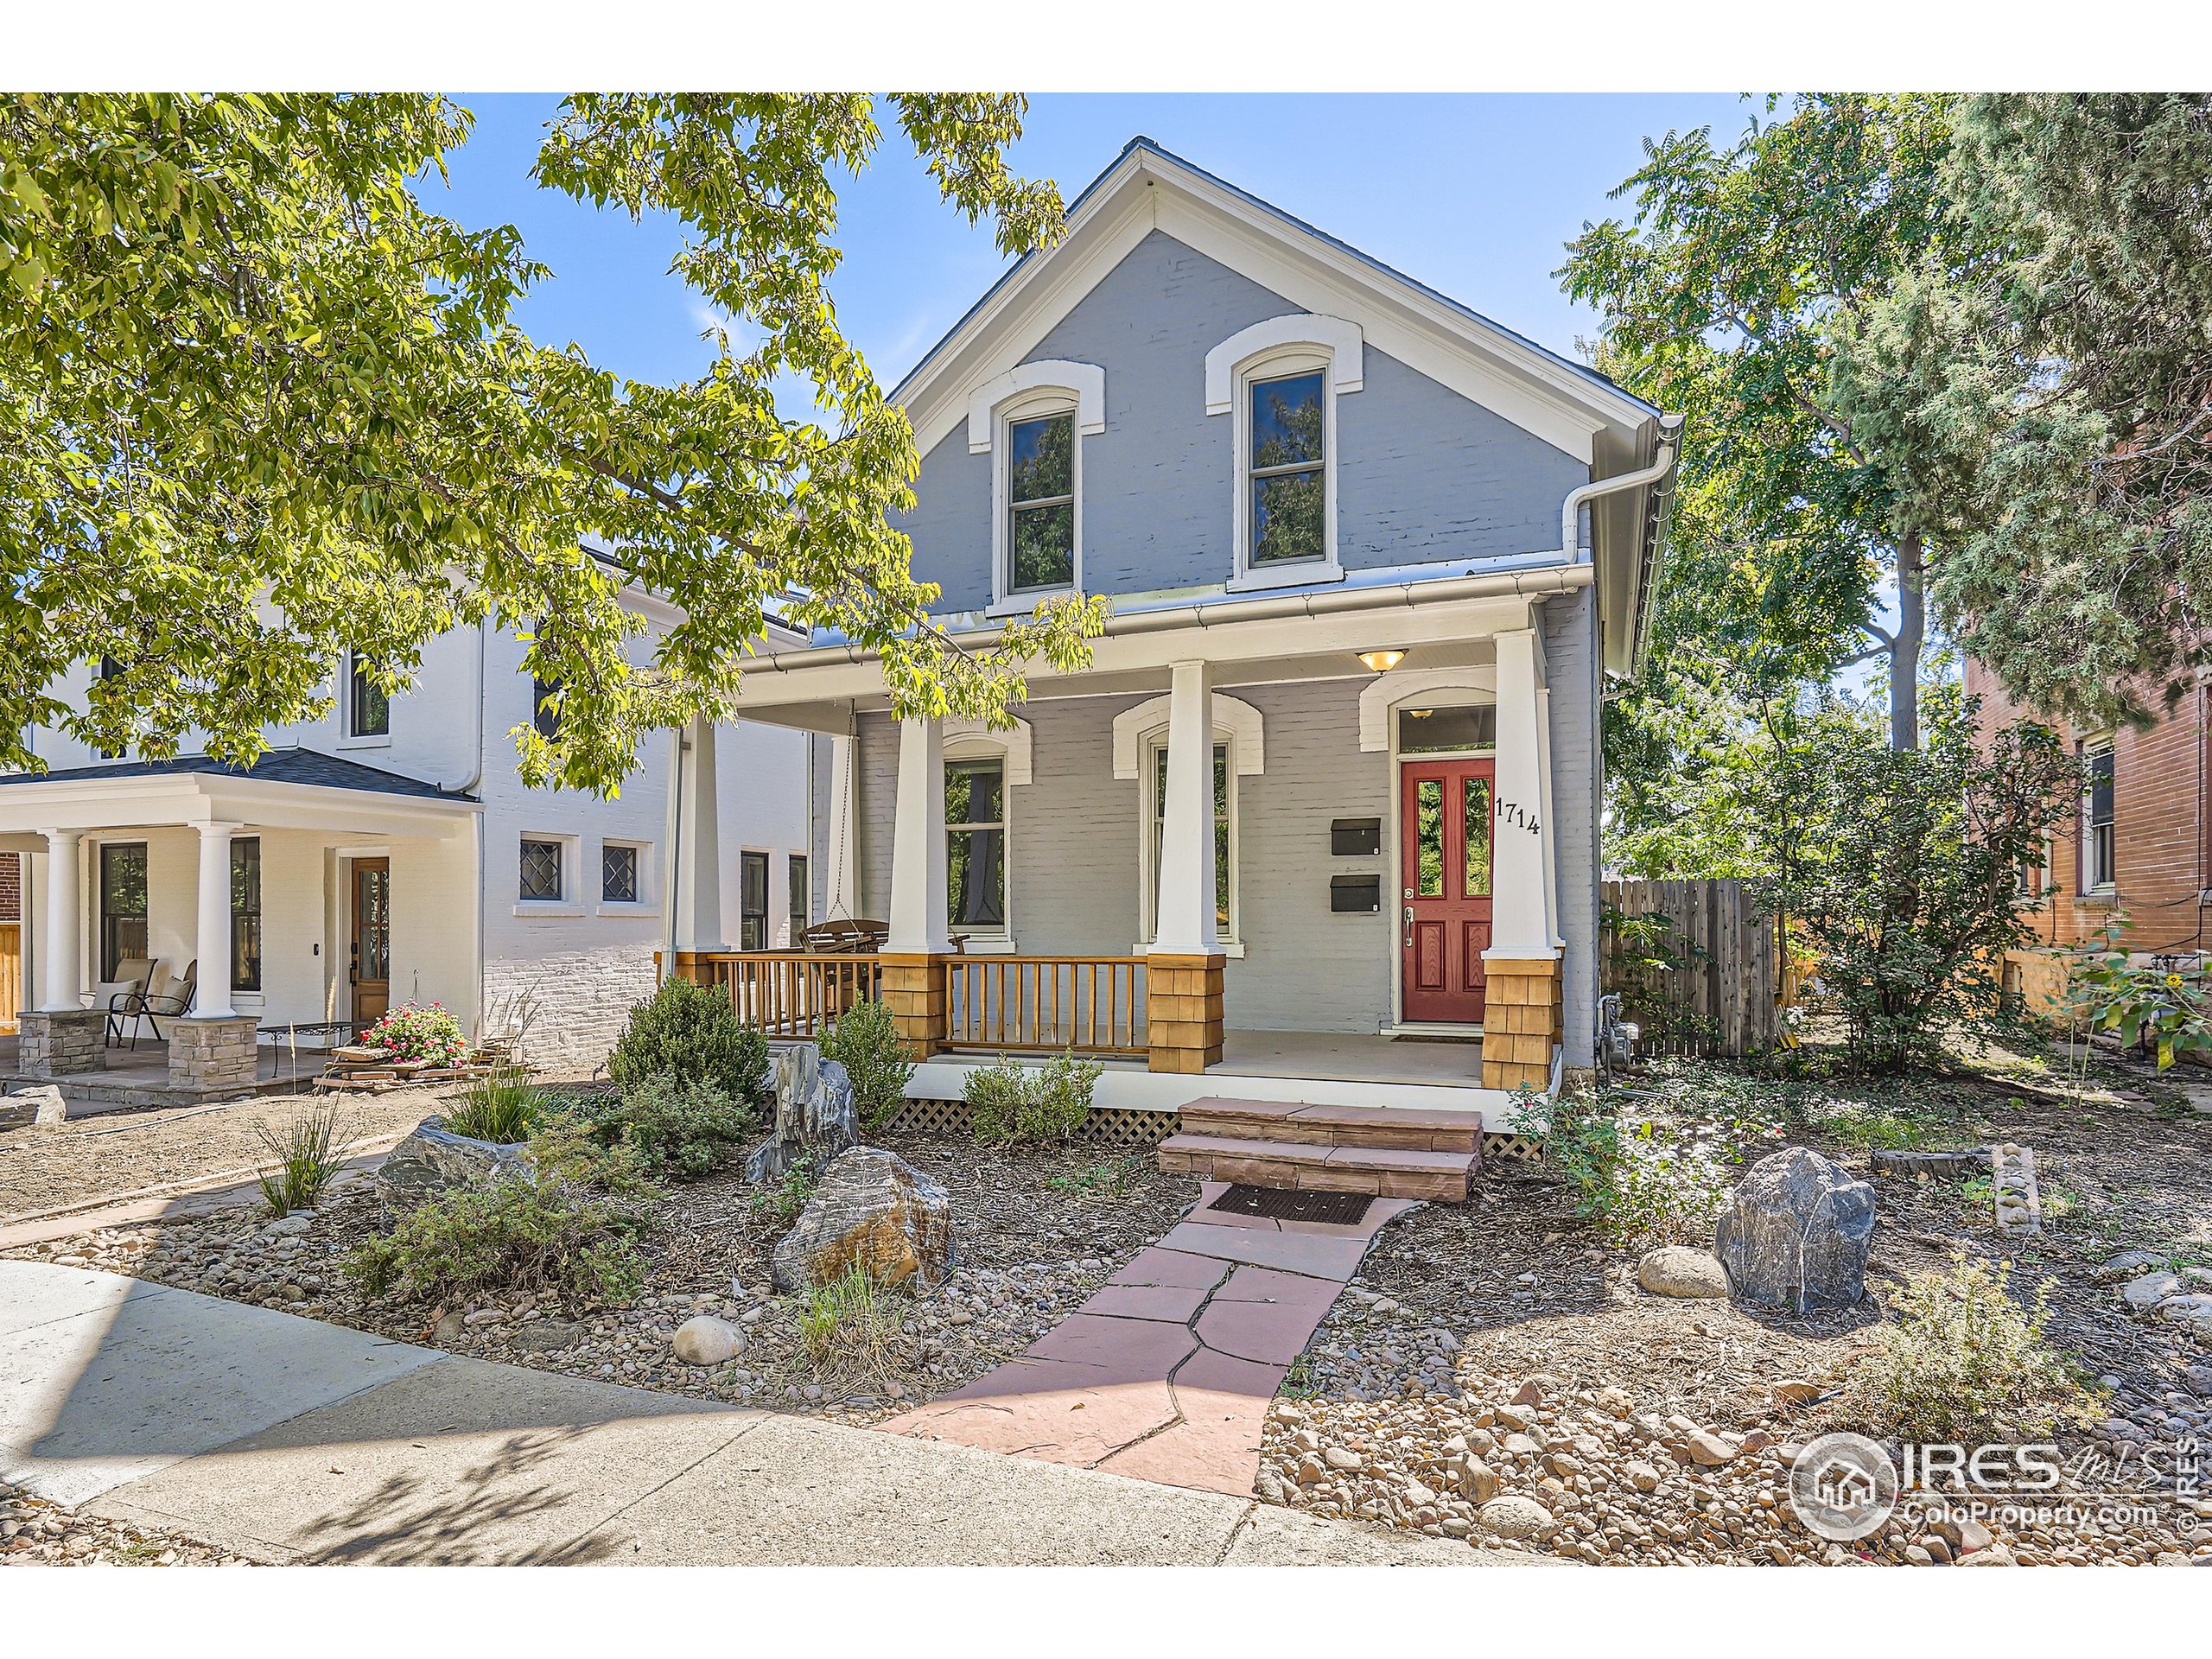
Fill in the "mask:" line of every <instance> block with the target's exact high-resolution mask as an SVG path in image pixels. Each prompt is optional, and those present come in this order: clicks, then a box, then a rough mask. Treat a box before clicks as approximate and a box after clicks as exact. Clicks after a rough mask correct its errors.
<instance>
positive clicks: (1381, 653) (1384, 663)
mask: <svg viewBox="0 0 2212 1659" xmlns="http://www.w3.org/2000/svg"><path fill="white" fill-rule="evenodd" d="M1405 659H1406V653H1405V652H1402V651H1393V650H1389V649H1387V648H1384V649H1378V650H1375V651H1363V652H1360V653H1359V660H1360V661H1361V662H1363V663H1364V664H1366V665H1367V666H1368V667H1369V668H1370V669H1372V670H1374V671H1375V672H1376V673H1377V674H1388V673H1389V671H1391V670H1392V669H1394V668H1395V667H1396V666H1397V665H1398V664H1400V663H1402V662H1403V661H1405Z"/></svg>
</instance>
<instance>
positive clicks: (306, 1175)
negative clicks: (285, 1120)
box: [254, 1105, 346, 1216]
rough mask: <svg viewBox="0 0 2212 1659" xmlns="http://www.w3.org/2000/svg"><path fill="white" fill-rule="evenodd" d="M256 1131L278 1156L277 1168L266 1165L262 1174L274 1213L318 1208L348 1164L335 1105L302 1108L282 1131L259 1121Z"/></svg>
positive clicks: (264, 1197)
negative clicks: (325, 1193)
mask: <svg viewBox="0 0 2212 1659" xmlns="http://www.w3.org/2000/svg"><path fill="white" fill-rule="evenodd" d="M254 1133H255V1134H256V1135H257V1137H258V1138H259V1139H260V1141H261V1144H262V1145H263V1146H264V1147H266V1148H267V1149H268V1151H269V1154H270V1156H271V1157H272V1158H274V1159H275V1160H277V1166H276V1167H275V1168H274V1169H264V1170H263V1171H261V1172H260V1174H259V1177H258V1179H259V1180H260V1184H261V1201H262V1202H263V1203H264V1204H265V1205H268V1206H269V1211H270V1214H271V1215H277V1216H285V1215H289V1214H290V1213H291V1212H292V1211H295V1210H312V1209H314V1208H315V1200H316V1199H317V1198H320V1197H321V1196H322V1189H323V1188H324V1187H326V1186H327V1185H330V1180H331V1178H332V1177H333V1176H334V1175H335V1174H337V1173H338V1172H339V1171H340V1169H343V1168H344V1167H345V1166H346V1154H345V1153H344V1152H343V1151H342V1150H341V1149H340V1145H339V1142H340V1139H341V1136H340V1133H339V1123H338V1108H337V1107H336V1106H335V1105H329V1106H321V1107H316V1108H314V1109H310V1110H308V1111H304V1112H302V1113H301V1114H300V1115H299V1116H297V1117H295V1118H294V1119H293V1120H292V1121H291V1122H290V1123H289V1125H287V1126H286V1128H285V1130H284V1132H283V1134H282V1135H279V1134H277V1131H276V1130H274V1129H272V1128H270V1127H269V1125H268V1124H266V1123H260V1124H257V1125H255V1127H254Z"/></svg>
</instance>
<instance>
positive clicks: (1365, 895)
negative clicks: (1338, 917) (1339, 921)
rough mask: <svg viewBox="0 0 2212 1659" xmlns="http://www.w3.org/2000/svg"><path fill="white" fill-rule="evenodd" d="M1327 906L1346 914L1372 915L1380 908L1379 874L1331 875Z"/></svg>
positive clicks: (1380, 883) (1381, 890) (1380, 880)
mask: <svg viewBox="0 0 2212 1659" xmlns="http://www.w3.org/2000/svg"><path fill="white" fill-rule="evenodd" d="M1329 908H1330V909H1331V910H1332V911H1337V912H1341V913H1344V914H1347V915H1357V916H1372V915H1374V914H1375V913H1376V912H1378V911H1380V910H1381V909H1382V908H1383V878H1382V877H1381V876H1379V875H1332V876H1331V877H1330V878H1329Z"/></svg>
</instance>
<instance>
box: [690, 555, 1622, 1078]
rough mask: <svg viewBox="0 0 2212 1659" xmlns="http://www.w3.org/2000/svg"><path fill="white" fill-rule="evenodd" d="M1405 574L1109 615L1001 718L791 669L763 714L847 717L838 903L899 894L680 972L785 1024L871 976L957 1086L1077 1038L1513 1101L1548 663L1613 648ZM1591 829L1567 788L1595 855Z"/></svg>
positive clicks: (1541, 827) (837, 766) (759, 690)
mask: <svg viewBox="0 0 2212 1659" xmlns="http://www.w3.org/2000/svg"><path fill="white" fill-rule="evenodd" d="M1407 591H1408V590H1394V593H1393V594H1390V595H1388V596H1383V597H1379V598H1378V596H1376V595H1374V594H1366V595H1362V596H1361V597H1362V598H1363V601H1364V602H1363V604H1361V605H1360V606H1357V607H1347V608H1346V609H1345V610H1344V612H1343V613H1341V614H1339V613H1334V612H1333V611H1330V610H1325V609H1324V608H1323V607H1322V601H1318V600H1317V601H1312V606H1313V608H1312V609H1311V610H1310V611H1306V610H1301V611H1300V613H1298V614H1297V615H1295V616H1281V615H1276V616H1270V615H1267V614H1264V613H1262V614H1258V615H1254V614H1252V613H1253V612H1255V611H1262V612H1263V607H1254V606H1251V605H1249V603H1240V604H1235V605H1224V606H1221V607H1205V608H1206V609H1207V610H1208V611H1209V612H1210V613H1211V612H1213V611H1215V610H1216V609H1217V615H1218V620H1207V621H1205V622H1204V623H1203V624H1202V625H1200V626H1187V625H1186V626H1179V627H1174V628H1169V627H1164V626H1147V624H1148V623H1150V622H1151V621H1152V619H1148V618H1147V617H1146V616H1145V615H1144V614H1142V613H1135V614H1132V615H1128V616H1124V617H1117V618H1116V619H1115V622H1114V624H1112V625H1109V632H1108V634H1107V635H1106V637H1105V638H1103V639H1101V640H1100V641H1099V642H1098V645H1097V647H1096V654H1095V658H1094V662H1093V664H1092V666H1091V668H1090V670H1089V671H1085V672H1084V673H1080V674H1071V675H1060V674H1056V673H1039V674H1037V675H1036V676H1035V677H1033V679H1032V681H1031V683H1030V687H1029V696H1028V699H1027V702H1025V703H1024V704H1023V705H1022V706H1021V708H1020V710H1019V719H1018V720H1017V721H1015V723H1014V725H1013V726H1012V727H1011V728H1008V729H1006V730H1001V731H994V730H988V729H986V728H983V727H982V726H981V725H979V724H977V723H976V722H973V721H957V720H950V719H938V720H932V719H918V720H900V719H898V718H896V717H895V716H894V715H893V712H892V710H891V709H889V707H888V704H887V699H886V698H885V697H884V696H883V694H882V692H881V690H880V671H879V670H878V669H876V667H875V666H874V664H872V663H869V662H867V661H863V660H854V654H853V653H850V652H845V651H842V650H829V651H823V650H817V651H812V652H788V653H785V654H784V655H783V656H782V657H780V658H775V659H772V660H773V662H774V666H775V669H776V671H774V672H770V671H754V672H753V673H750V674H748V676H747V682H746V692H745V696H746V707H745V709H744V714H745V717H746V718H747V719H748V720H761V721H784V722H785V723H789V724H793V725H799V726H804V727H806V728H809V729H814V730H818V731H826V732H828V733H829V734H830V735H831V736H832V738H833V739H835V740H836V741H835V742H834V743H833V746H832V747H833V753H834V763H833V767H832V776H831V779H830V783H829V800H828V803H827V804H828V817H829V837H828V839H829V845H828V847H827V849H825V856H824V857H823V865H824V868H825V874H826V875H827V878H828V880H827V887H826V891H825V893H823V902H824V906H825V909H826V912H827V913H828V914H829V916H830V917H832V918H879V919H880V928H881V932H880V944H877V945H876V948H875V949H874V950H867V951H863V952H861V953H859V954H855V955H835V956H833V955H821V954H810V953H808V952H805V951H803V950H799V951H754V952H736V951H729V950H721V949H715V948H713V947H714V945H715V943H716V942H715V941H711V940H700V941H693V942H690V949H686V948H685V945H686V943H687V942H686V941H683V940H679V941H677V957H676V961H677V966H678V968H679V970H681V971H683V972H685V973H687V974H690V975H691V976H694V977H696V978H699V979H702V980H704V981H708V982H713V983H715V984H718V985H721V986H722V987H724V988H726V989H727V990H728V994H729V995H730V996H731V997H732V999H733V1001H734V1003H735V1004H736V1006H737V1007H738V1008H739V1010H740V1012H741V1014H744V1015H745V1017H746V1018H747V1019H748V1020H751V1021H753V1023H756V1024H759V1025H760V1026H762V1027H764V1028H765V1029H767V1030H770V1031H772V1032H783V1033H787V1034H791V1035H798V1034H804V1033H807V1032H810V1031H814V1030H819V1029H821V1028H822V1027H823V1024H824V1023H825V1022H826V1021H827V1020H829V1019H830V1018H833V1017H834V1016H835V1014H836V1012H838V1011H839V1010H840V1009H841V1008H842V1007H843V1006H845V1005H846V1004H847V1003H848V1002H849V1001H850V1000H851V999H852V998H853V997H855V996H862V995H865V996H871V997H876V998H879V999H880V1000H881V1001H884V1002H886V1003H887V1005H888V1006H889V1007H891V1008H892V1009H893V1012H894V1014H896V1015H897V1016H898V1018H899V1023H900V1026H901V1028H902V1030H903V1031H904V1033H905V1034H906V1037H907V1039H908V1041H909V1042H910V1044H911V1045H912V1046H913V1047H914V1048H915V1049H917V1050H918V1051H919V1052H921V1054H922V1055H923V1056H924V1065H923V1066H922V1069H921V1071H920V1072H919V1073H918V1076H917V1078H916V1085H915V1086H916V1088H917V1089H918V1090H926V1091H929V1092H931V1093H940V1094H942V1095H944V1096H947V1097H950V1096H955V1095H957V1093H958V1086H959V1084H960V1081H961V1079H962V1078H963V1077H964V1076H965V1073H966V1071H968V1070H969V1068H970V1066H972V1065H974V1064H976V1062H977V1061H978V1060H988V1059H989V1058H995V1057H996V1056H997V1055H1000V1054H1009V1055H1013V1056H1016V1057H1020V1056H1024V1055H1030V1056H1042V1055H1044V1054H1046V1053H1050V1052H1057V1051H1058V1050H1059V1049H1061V1048H1064V1047H1072V1048H1074V1049H1076V1050H1077V1051H1079V1052H1089V1053H1091V1054H1095V1055H1097V1056H1099V1057H1100V1058H1103V1059H1104V1060H1105V1061H1106V1062H1107V1063H1108V1071H1107V1074H1106V1078H1105V1081H1104V1082H1103V1084H1102V1087H1101V1095H1100V1100H1101V1103H1128V1104H1132V1105H1139V1104H1141V1105H1147V1106H1153V1105H1157V1106H1161V1107H1173V1106H1175V1105H1179V1104H1180V1103H1184V1102H1186V1101H1188V1100H1191V1099H1197V1098H1201V1097H1203V1096H1206V1095H1220V1094H1224V1093H1225V1092H1234V1093H1238V1094H1241V1095H1243V1096H1246V1097H1249V1098H1255V1099H1268V1100H1284V1099H1302V1100H1307V1101H1310V1102H1313V1103H1317V1104H1319V1103H1338V1102H1342V1103H1367V1104H1381V1103H1402V1104H1407V1105H1414V1104H1421V1105H1441V1104H1446V1103H1449V1104H1453V1105H1457V1106H1459V1107H1469V1106H1476V1105H1481V1106H1484V1107H1487V1108H1488V1109H1491V1110H1493V1111H1494V1112H1497V1113H1501V1114H1502V1113H1503V1111H1504V1110H1505V1109H1506V1104H1507V1099H1508V1096H1510V1093H1511V1091H1513V1090H1516V1089H1529V1090H1536V1091H1538V1092H1543V1091H1546V1090H1549V1089H1551V1088H1553V1087H1555V1086H1556V1083H1557V1078H1558V1074H1559V1068H1560V1064H1561V1058H1562V1046H1561V1037H1562V1034H1563V1030H1564V1025H1565V1022H1566V1020H1567V1018H1568V1017H1569V1016H1570V1010H1569V1009H1568V1007H1567V1001H1566V999H1565V997H1564V996H1563V995H1562V992H1563V990H1564V989H1565V985H1564V983H1563V980H1562V975H1561V957H1562V953H1563V950H1564V949H1565V947H1566V946H1567V938H1566V936H1565V934H1564V932H1563V931H1562V926H1561V922H1562V916H1561V906H1560V897H1559V886H1560V884H1559V878H1558V874H1557V865H1558V860H1559V853H1558V850H1557V847H1556V844H1555V838H1556V837H1557V836H1558V835H1559V834H1560V833H1561V832H1560V830H1559V829H1556V828H1555V823H1554V816H1555V814H1554V808H1555V804H1556V800H1555V798H1556V791H1555V788H1554V777H1553V764H1552V754H1551V747H1552V735H1551V734H1552V729H1553V714H1552V700H1553V696H1554V682H1555V681H1558V682H1560V690H1561V691H1562V693H1563V695H1564V696H1566V697H1567V698H1569V699H1577V698H1580V697H1584V696H1587V695H1588V691H1587V686H1588V684H1589V683H1590V680H1591V678H1592V673H1591V665H1590V664H1589V662H1588V660H1587V655H1586V653H1584V655H1583V657H1582V658H1581V659H1580V660H1579V661H1577V660H1567V661H1564V662H1561V661H1558V660H1554V658H1557V656H1558V653H1559V647H1557V646H1555V645H1554V646H1551V647H1549V648H1548V643H1547V629H1546V626H1545V616H1544V611H1543V607H1542V606H1541V605H1540V604H1539V603H1537V602H1535V600H1533V599H1532V598H1531V597H1529V596H1528V595H1522V594H1510V593H1507V594H1470V593H1467V592H1465V591H1461V592H1457V593H1452V594H1440V595H1438V596H1436V597H1433V598H1430V597H1428V596H1427V595H1423V596H1421V600H1420V602H1415V601H1414V600H1413V599H1410V598H1408V597H1407V596H1406V595H1407ZM1352 597H1353V595H1351V594H1340V595H1330V596H1329V598H1330V599H1331V600H1332V601H1333V600H1338V599H1342V600H1350V599H1351V598H1352ZM1586 602H1587V594H1586V593H1581V592H1577V591H1574V590H1573V589H1572V588H1569V589H1568V590H1567V591H1562V592H1559V593H1557V594H1554V596H1553V598H1552V600H1551V603H1552V604H1554V605H1555V606H1559V607H1573V606H1576V605H1579V604H1582V603H1586ZM1297 603H1298V604H1300V605H1301V606H1303V605H1306V603H1307V601H1302V600H1301V601H1297ZM1117 626H1118V627H1120V628H1122V629H1126V630H1127V631H1126V632H1117V631H1116V627H1117ZM1552 632H1554V635H1555V636H1556V637H1557V638H1559V639H1565V640H1567V641H1570V642H1571V641H1572V640H1573V639H1575V638H1577V637H1578V631H1577V630H1576V629H1575V628H1573V627H1564V626H1563V627H1560V628H1558V629H1555V630H1553V631H1552ZM1199 652H1203V653H1204V655H1203V656H1200V655H1198V653H1199ZM871 679H873V680H874V689H873V690H870V689H868V683H869V681H870V680H871ZM1571 708H1572V713H1571V715H1570V716H1569V718H1568V719H1567V720H1566V721H1562V722H1561V729H1564V730H1573V728H1574V727H1575V725H1576V724H1577V722H1578V721H1580V716H1581V715H1582V714H1583V713H1584V712H1585V711H1584V709H1582V708H1581V706H1580V704H1579V703H1574V704H1572V705H1571ZM1588 772H1589V768H1588V766H1587V757H1586V753H1578V754H1577V775H1578V776H1580V777H1583V778H1586V777H1587V776H1588ZM1593 821H1594V810H1590V811H1588V812H1584V811H1582V810H1580V807H1578V806H1571V807H1570V809H1569V810H1568V813H1567V824H1568V828H1567V830H1566V831H1565V833H1566V834H1567V835H1568V836H1573V837H1580V839H1577V840H1573V841H1571V842H1570V849H1571V851H1572V853H1573V858H1574V861H1575V868H1577V869H1585V868H1588V866H1587V860H1588V857H1589V855H1590V851H1589V848H1588V845H1587V842H1588V839H1589V836H1590V833H1591V829H1592V823H1593ZM702 945H704V946H705V948H701V946H702ZM1573 1017H1575V1018H1577V1019H1580V1011H1579V1010H1576V1011H1574V1012H1573ZM1446 1096H1449V1099H1448V1101H1447V1100H1446V1098H1445V1097H1446ZM1477 1096H1482V1097H1484V1098H1482V1099H1480V1100H1478V1099H1477V1098H1476V1097H1477Z"/></svg>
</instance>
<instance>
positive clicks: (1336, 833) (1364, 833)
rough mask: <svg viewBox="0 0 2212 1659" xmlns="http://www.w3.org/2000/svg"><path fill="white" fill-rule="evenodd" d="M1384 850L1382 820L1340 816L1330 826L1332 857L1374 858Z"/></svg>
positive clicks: (1330, 850) (1330, 853) (1330, 851)
mask: <svg viewBox="0 0 2212 1659" xmlns="http://www.w3.org/2000/svg"><path fill="white" fill-rule="evenodd" d="M1382 850H1383V820H1382V819H1380V818H1338V819H1337V820H1336V821H1335V822H1334V823H1332V824H1330V826H1329V855H1330V856H1331V857H1332V858H1373V857H1374V856H1375V855H1376V854H1378V853H1380V852H1381V851H1382Z"/></svg>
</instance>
